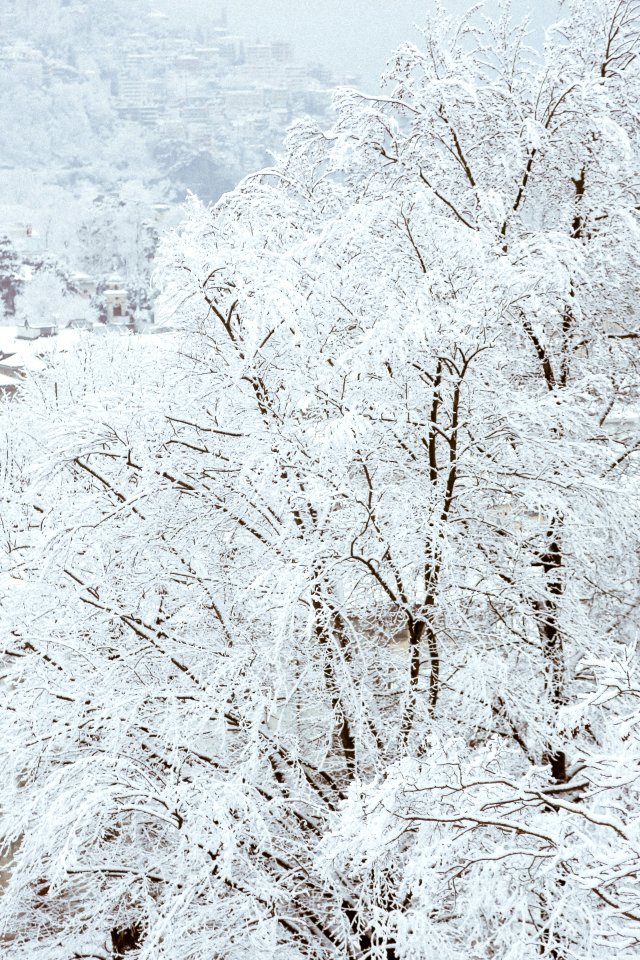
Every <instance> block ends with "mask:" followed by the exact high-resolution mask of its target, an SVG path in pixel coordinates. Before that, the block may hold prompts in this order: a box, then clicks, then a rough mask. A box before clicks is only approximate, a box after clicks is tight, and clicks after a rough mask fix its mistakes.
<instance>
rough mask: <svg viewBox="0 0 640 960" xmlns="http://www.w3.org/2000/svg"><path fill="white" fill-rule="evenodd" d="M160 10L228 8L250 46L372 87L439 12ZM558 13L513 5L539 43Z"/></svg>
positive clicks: (535, 4)
mask: <svg viewBox="0 0 640 960" xmlns="http://www.w3.org/2000/svg"><path fill="white" fill-rule="evenodd" d="M0 2H1V0H0ZM160 5H162V6H163V8H164V9H165V10H166V11H167V12H168V13H171V14H173V15H174V16H179V17H180V18H181V19H182V20H184V16H185V14H186V13H187V11H189V12H192V15H194V16H199V15H202V13H203V12H204V11H211V12H214V13H216V14H217V13H219V12H220V10H221V9H222V8H223V7H226V9H227V14H228V20H229V28H230V30H231V32H237V33H239V34H240V35H241V36H243V37H244V38H245V40H246V41H247V42H251V43H252V42H255V41H256V40H261V41H271V40H289V41H291V42H292V43H293V44H294V46H295V49H296V53H297V59H299V60H301V61H308V60H313V61H320V62H322V63H325V64H326V65H327V66H329V67H331V68H332V69H333V70H334V71H335V72H336V74H337V75H338V79H343V78H344V77H345V76H346V75H347V74H355V75H359V76H360V77H361V78H362V80H363V81H364V82H366V83H372V82H374V81H375V79H376V78H377V77H378V76H379V74H380V73H381V71H382V70H383V69H384V64H385V62H386V60H387V58H388V56H389V54H390V53H391V51H392V50H393V49H394V47H395V46H397V45H398V44H399V43H401V42H403V41H405V40H411V41H413V42H416V43H419V35H418V33H417V31H416V29H415V24H416V23H423V22H424V17H425V12H426V11H433V9H434V8H433V3H432V2H430V0H160ZM444 5H445V8H446V9H447V10H448V11H451V12H455V13H458V12H462V11H463V10H465V9H466V8H468V7H469V6H471V5H472V0H444ZM557 8H558V3H557V0H513V2H512V9H513V14H514V17H516V18H518V19H519V18H521V17H522V16H524V15H528V16H530V17H531V18H532V20H533V25H534V26H535V28H536V34H537V35H536V40H537V42H538V43H539V42H540V41H541V38H542V36H543V32H544V29H545V28H546V27H547V26H548V25H549V24H550V23H552V22H553V21H554V19H556V18H557ZM187 15H188V14H187Z"/></svg>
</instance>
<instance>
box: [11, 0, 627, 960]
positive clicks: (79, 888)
mask: <svg viewBox="0 0 640 960" xmlns="http://www.w3.org/2000/svg"><path fill="white" fill-rule="evenodd" d="M639 52H640V0H566V2H564V3H563V4H562V6H561V10H560V19H559V21H558V22H557V23H556V24H555V25H554V26H553V27H552V28H550V29H549V30H548V31H547V33H546V38H545V42H544V47H543V48H542V49H537V48H536V47H534V46H532V45H531V44H530V42H529V33H528V27H527V24H526V22H524V23H520V22H518V21H517V19H515V18H513V17H512V16H511V13H510V9H509V4H508V3H504V4H502V5H501V7H500V14H499V15H498V16H496V17H493V18H492V17H490V16H489V15H488V14H487V12H486V11H485V10H483V8H482V6H481V5H478V6H476V7H474V8H473V9H471V10H470V11H469V13H467V14H466V15H464V16H461V17H458V16H452V15H449V14H447V12H446V9H445V8H444V7H440V8H439V11H438V13H437V14H436V15H434V16H433V17H432V18H430V19H427V20H426V21H425V22H424V24H423V29H422V32H421V33H420V34H419V35H418V38H417V41H416V42H415V43H414V42H409V40H408V41H407V42H406V43H405V44H403V45H402V46H400V47H399V48H398V49H396V50H395V51H394V52H393V54H392V55H391V57H390V59H389V61H388V64H387V67H386V69H385V72H384V74H383V75H382V78H381V83H380V87H379V89H378V90H373V91H371V90H370V91H368V92H366V93H365V92H362V91H360V90H358V89H355V88H350V87H341V88H338V89H337V90H336V92H335V95H334V102H333V114H332V120H331V122H330V124H329V125H327V124H322V123H319V122H318V121H317V120H314V119H313V118H306V119H304V118H303V119H301V120H298V121H297V122H295V123H293V125H292V126H291V127H290V129H289V131H288V134H287V138H286V141H285V143H284V144H283V147H282V149H281V150H280V152H279V153H278V154H277V156H275V157H274V159H273V163H272V164H271V165H270V166H267V167H265V168H264V169H262V170H259V171H257V172H255V173H253V174H251V175H249V176H247V177H245V178H244V179H243V180H241V182H240V183H239V184H238V185H237V186H236V187H235V188H234V189H233V190H231V191H229V192H227V193H225V194H224V195H223V196H222V197H221V199H220V200H218V202H217V203H215V204H213V205H205V204H204V203H203V202H201V201H200V200H198V198H197V197H195V196H193V195H192V196H190V198H189V201H188V203H187V206H186V209H185V215H184V219H183V220H182V222H181V223H180V225H179V226H178V227H176V228H175V229H173V230H172V231H171V232H169V233H167V234H166V235H165V236H164V237H163V238H162V240H161V242H160V247H159V250H158V253H157V255H156V258H155V261H154V265H153V270H154V277H153V283H154V284H155V286H156V287H157V288H158V289H159V290H161V294H160V297H161V301H162V309H163V311H164V313H165V315H166V314H170V315H171V317H172V325H173V332H172V333H171V334H170V335H166V336H164V337H156V338H154V340H153V343H152V344H149V343H144V344H143V343H141V340H140V338H136V337H129V338H104V337H103V338H100V337H97V336H90V335H87V337H84V338H82V340H81V341H79V342H78V345H77V347H76V349H74V350H73V351H70V352H67V353H64V354H62V353H61V354H60V355H58V356H56V355H52V356H51V358H50V360H49V361H48V362H47V364H46V369H44V370H42V371H41V372H39V373H38V375H37V377H36V376H34V377H28V378H27V379H26V380H25V381H24V383H23V384H22V385H21V388H20V390H19V391H18V392H17V393H16V394H15V396H13V397H12V398H5V399H4V400H3V399H2V398H1V397H0V543H1V547H2V552H1V553H0V557H1V560H0V625H1V627H2V638H3V645H4V650H3V657H2V675H1V676H2V680H1V691H2V700H1V701H0V702H1V704H2V709H1V710H0V724H1V727H0V743H1V744H2V762H3V770H4V776H3V778H2V781H1V783H0V832H1V834H2V837H3V860H2V878H1V884H2V895H1V899H0V934H1V936H2V939H1V940H0V956H6V957H7V958H11V960H80V958H87V960H88V958H94V960H253V958H256V960H462V958H465V960H489V958H493V960H535V958H539V957H543V958H547V960H631V958H633V957H637V956H638V954H639V951H640V817H639V816H638V809H639V800H640V660H639V650H638V639H639V628H640V576H639V575H640V498H639V494H640V470H639V468H640V407H639V402H640V379H639V374H640V351H639V349H638V346H639V341H640V326H639V314H640V310H639V292H640V269H639V268H640V218H639V215H640V182H639V180H638V171H639V170H640V163H639V151H638V138H639V133H640V112H639V111H640V72H639V66H640V60H639V59H638V53H639Z"/></svg>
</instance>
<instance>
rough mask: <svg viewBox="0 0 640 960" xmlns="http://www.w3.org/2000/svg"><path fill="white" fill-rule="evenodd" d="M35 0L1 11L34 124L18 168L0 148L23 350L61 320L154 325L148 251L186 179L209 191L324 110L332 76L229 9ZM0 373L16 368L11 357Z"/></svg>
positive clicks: (210, 197) (178, 202)
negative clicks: (206, 11)
mask: <svg viewBox="0 0 640 960" xmlns="http://www.w3.org/2000/svg"><path fill="white" fill-rule="evenodd" d="M36 6H37V7H38V9H37V10H32V5H30V4H26V2H25V0H6V2H3V9H2V12H1V13H0V74H1V75H2V78H3V79H2V83H3V84H4V91H5V94H7V95H8V96H9V98H11V97H12V96H13V94H15V96H16V97H17V98H18V100H19V99H20V97H21V96H24V97H26V98H28V97H29V95H30V96H31V99H27V100H26V104H25V106H26V109H27V110H29V111H30V110H31V109H33V118H31V117H26V118H25V120H26V126H27V127H29V126H34V127H35V128H36V129H35V130H33V131H32V135H33V140H34V147H33V149H32V150H31V152H30V153H29V155H28V163H29V166H30V168H31V171H32V172H31V175H30V179H27V178H26V177H25V175H24V166H25V161H24V159H23V158H22V157H21V156H19V155H18V157H17V158H16V159H14V160H12V157H11V155H9V154H8V155H7V156H6V157H5V156H4V155H3V150H2V149H0V169H1V170H2V172H3V174H5V175H6V185H5V189H4V191H3V189H2V188H1V187H0V324H1V325H3V326H5V327H7V326H10V327H11V328H12V329H13V333H14V335H15V337H16V338H19V339H20V340H21V343H22V348H24V345H25V344H26V343H27V342H29V343H33V341H34V340H38V339H44V338H45V337H48V338H50V337H52V336H56V335H57V333H58V331H59V330H61V329H65V328H68V327H72V328H75V329H88V328H92V327H94V326H97V325H101V326H104V327H106V328H107V329H118V330H122V329H126V330H130V331H133V332H139V331H140V330H148V329H149V327H150V326H151V325H156V326H158V323H159V321H160V325H163V324H164V326H166V325H167V319H166V318H159V317H158V316H157V315H156V311H155V305H154V290H153V288H152V285H151V280H150V276H151V264H152V261H153V257H154V254H155V250H156V247H157V243H158V239H159V237H160V235H161V234H162V231H163V230H165V229H167V228H170V227H172V226H175V225H176V224H177V223H178V222H179V221H180V218H181V216H182V213H181V210H182V203H183V201H184V199H185V197H186V195H187V193H188V192H193V193H195V194H196V195H197V196H199V197H200V198H201V199H202V200H203V202H205V203H209V202H213V201H215V200H216V199H218V197H219V196H220V195H221V194H222V193H224V192H225V191H226V190H230V189H232V188H233V186H234V185H235V184H236V183H237V182H238V180H239V179H240V178H241V177H242V176H244V175H245V174H246V173H248V172H249V171H251V170H254V169H257V168H260V167H262V166H265V165H266V164H268V163H269V162H270V159H271V152H272V151H277V150H278V148H279V146H280V145H281V144H282V140H283V137H284V135H285V132H286V130H287V127H288V126H289V124H290V123H291V122H292V121H293V120H294V119H295V118H296V117H298V116H302V115H310V116H312V117H314V118H316V119H317V120H318V121H319V122H324V121H325V120H327V118H328V114H329V109H330V104H331V97H332V92H333V89H334V87H335V85H336V78H334V77H333V76H332V75H331V73H330V72H329V71H328V70H327V69H326V67H324V66H323V65H322V64H300V63H298V62H297V61H296V57H295V51H294V49H293V47H292V45H291V44H290V43H288V42H286V41H285V40H283V41H278V42H270V43H266V42H264V43H262V42H253V43H250V42H248V41H247V40H246V39H245V38H243V37H241V36H238V35H237V34H235V33H234V31H233V29H232V27H231V25H230V24H229V21H228V18H227V14H226V12H223V13H222V14H221V15H220V16H217V17H212V18H210V19H209V20H205V21H204V22H202V23H198V24H197V25H195V26H192V25H185V27H184V31H183V32H178V33H176V31H175V29H174V28H173V26H172V24H171V21H170V19H169V17H167V15H166V14H164V13H163V12H161V11H158V10H156V9H154V8H153V7H152V5H151V4H149V3H146V2H145V0H142V2H141V3H140V4H139V8H140V9H139V11H138V13H139V15H138V16H137V17H136V21H135V23H136V30H135V31H134V32H131V30H130V23H129V29H126V30H125V29H124V28H123V27H122V25H121V24H120V23H119V20H118V10H119V6H121V4H120V3H119V0H118V2H116V3H114V5H113V11H112V12H113V16H112V17H111V19H108V20H105V21H104V23H103V22H102V21H100V19H99V17H98V16H97V14H96V8H95V6H94V7H92V9H91V10H90V7H91V4H90V3H89V2H88V0H71V2H70V0H40V3H39V4H36ZM38 10H40V12H41V14H42V17H43V18H45V17H46V18H47V21H48V32H45V33H41V34H40V35H38V32H37V30H34V29H27V26H28V25H29V24H31V23H32V21H33V15H36V14H37V13H38ZM99 29H103V30H104V32H103V34H102V36H101V38H100V42H99V43H97V42H96V36H95V32H96V30H99ZM92 31H93V34H92ZM340 80H341V82H349V83H353V82H354V81H355V80H356V78H352V77H345V78H340ZM39 103H40V107H39ZM31 104H33V106H31ZM45 111H48V119H49V122H50V123H53V124H54V135H53V136H52V135H51V132H50V129H49V128H46V127H44V124H45V123H46V118H47V113H46V112H45ZM0 120H1V117H0ZM31 120H33V123H31V122H30V121H31ZM38 125H42V126H43V132H42V133H40V131H39V130H38ZM105 130H106V131H107V135H105ZM93 136H95V141H96V143H99V144H100V147H99V148H95V147H94V146H93V142H92V139H91V138H92V137H93ZM19 139H20V138H19V137H17V136H15V135H14V136H13V138H12V140H13V141H14V142H15V141H16V140H18V141H19ZM105 142H106V143H107V147H106V149H105V147H103V146H102V144H104V143H105ZM43 144H44V145H45V146H43ZM47 144H48V147H47ZM45 150H48V152H42V153H40V151H45ZM110 151H111V152H110ZM60 210H63V212H64V216H62V217H60V216H59V211H60ZM61 221H63V222H65V224H66V229H63V228H62V226H61ZM38 285H40V287H41V288H43V289H42V291H41V293H43V292H44V289H45V287H46V290H47V295H46V296H38V295H37V291H38ZM5 333H8V331H5ZM5 340H6V336H5ZM13 346H14V347H15V342H14V344H13ZM4 349H5V352H6V351H7V349H11V344H9V345H7V343H5V347H4ZM1 350H2V347H0V351H1ZM22 352H24V350H22ZM0 365H2V360H1V353H0ZM0 373H2V374H3V375H4V376H5V377H6V376H19V375H20V371H19V370H16V368H15V364H14V366H13V367H11V369H10V370H7V369H6V365H5V367H3V369H2V370H1V371H0ZM5 386H6V384H5Z"/></svg>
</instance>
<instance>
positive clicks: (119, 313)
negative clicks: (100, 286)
mask: <svg viewBox="0 0 640 960" xmlns="http://www.w3.org/2000/svg"><path fill="white" fill-rule="evenodd" d="M104 300H105V308H106V315H107V323H109V324H115V325H116V326H122V325H124V324H127V323H131V321H132V318H131V316H130V315H129V303H128V301H129V297H128V293H127V290H126V289H125V287H124V283H123V280H122V277H120V276H119V275H118V274H116V273H114V274H112V275H111V276H110V277H109V278H108V280H107V282H106V286H105V291H104Z"/></svg>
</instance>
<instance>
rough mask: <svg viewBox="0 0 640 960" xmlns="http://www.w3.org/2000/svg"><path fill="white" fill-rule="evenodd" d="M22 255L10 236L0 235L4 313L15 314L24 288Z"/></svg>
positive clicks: (1, 296)
mask: <svg viewBox="0 0 640 960" xmlns="http://www.w3.org/2000/svg"><path fill="white" fill-rule="evenodd" d="M21 266H22V265H21V263H20V257H19V256H18V254H17V253H16V250H15V247H14V246H13V244H12V243H11V240H10V239H9V237H5V236H0V300H1V301H2V307H3V313H5V314H6V315H8V316H13V314H14V313H15V310H16V297H17V296H18V294H19V293H20V290H21V289H22V277H21V275H20V268H21Z"/></svg>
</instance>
